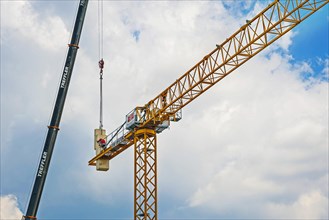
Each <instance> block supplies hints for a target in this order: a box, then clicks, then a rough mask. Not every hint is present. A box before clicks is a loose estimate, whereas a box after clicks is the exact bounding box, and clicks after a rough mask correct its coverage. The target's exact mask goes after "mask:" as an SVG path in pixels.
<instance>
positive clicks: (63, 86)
mask: <svg viewBox="0 0 329 220" xmlns="http://www.w3.org/2000/svg"><path fill="white" fill-rule="evenodd" d="M87 6H88V0H80V3H79V8H78V13H77V17H76V20H75V24H74V30H73V33H72V37H71V42H70V44H69V45H68V46H69V49H68V52H67V57H66V61H65V66H64V70H63V74H62V78H61V82H60V84H59V89H58V93H57V98H56V103H55V107H54V110H53V114H52V118H51V122H50V125H49V126H48V133H47V137H46V141H45V144H44V147H43V151H42V154H41V158H40V162H39V167H38V170H37V173H36V176H35V180H34V185H33V190H32V194H31V197H30V201H29V205H28V208H27V211H26V215H25V216H24V218H25V219H26V220H35V219H36V217H35V216H36V214H37V211H38V206H39V202H40V199H41V195H42V190H43V187H44V184H45V181H46V177H47V172H48V168H49V164H50V159H51V155H52V153H53V150H54V146H55V142H56V137H57V133H58V130H59V123H60V120H61V117H62V112H63V108H64V103H65V98H66V95H67V91H68V87H69V83H70V79H71V75H72V70H73V66H74V61H75V58H76V55H77V52H78V48H79V46H78V45H79V40H80V36H81V31H82V26H83V22H84V19H85V15H86V11H87Z"/></svg>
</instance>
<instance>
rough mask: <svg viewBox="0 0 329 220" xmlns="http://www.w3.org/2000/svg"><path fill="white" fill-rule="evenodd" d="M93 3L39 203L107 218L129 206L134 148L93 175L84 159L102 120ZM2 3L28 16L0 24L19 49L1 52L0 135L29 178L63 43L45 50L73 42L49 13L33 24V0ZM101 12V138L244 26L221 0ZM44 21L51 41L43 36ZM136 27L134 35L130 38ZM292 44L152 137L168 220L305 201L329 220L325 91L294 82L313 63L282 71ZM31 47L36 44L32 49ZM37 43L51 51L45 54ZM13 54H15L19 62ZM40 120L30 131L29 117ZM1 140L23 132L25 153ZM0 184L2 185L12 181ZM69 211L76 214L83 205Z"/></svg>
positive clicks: (262, 57)
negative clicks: (70, 204) (98, 209)
mask: <svg viewBox="0 0 329 220" xmlns="http://www.w3.org/2000/svg"><path fill="white" fill-rule="evenodd" d="M249 3H250V4H251V2H249ZM7 4H8V5H9V3H7ZM13 4H14V3H13ZM40 4H42V3H40ZM89 4H90V5H89V8H88V13H87V18H86V23H85V26H84V30H83V34H82V38H81V42H80V49H79V52H78V55H77V60H76V65H75V69H74V74H73V77H72V81H71V85H70V90H69V94H68V97H67V101H66V106H65V109H64V113H63V118H62V119H63V120H62V124H61V131H60V133H59V136H58V142H57V144H56V149H55V153H54V157H53V159H52V163H51V169H50V172H49V175H50V177H48V178H52V181H48V182H47V188H46V189H45V192H46V193H47V194H46V195H44V197H43V198H42V201H41V205H40V209H41V210H42V209H46V208H49V207H51V204H49V203H52V205H53V206H52V207H55V206H63V204H62V203H61V201H59V202H58V201H57V200H55V199H49V198H50V197H52V198H54V197H55V198H58V197H60V198H70V199H71V198H74V195H78V196H77V197H78V198H79V199H77V201H76V203H80V202H81V200H83V199H86V200H87V201H88V202H90V200H92V201H93V203H96V204H97V205H98V204H99V205H100V206H101V205H102V206H106V205H107V206H108V208H106V210H107V211H105V212H106V213H104V216H105V215H106V214H108V212H109V211H108V210H113V209H114V207H115V205H116V204H117V201H121V202H122V201H123V202H122V204H125V203H126V204H130V203H131V202H132V200H133V192H132V191H133V188H132V187H133V181H132V178H133V156H132V150H133V149H130V151H128V152H125V155H120V156H118V157H117V158H115V159H114V160H113V161H111V170H110V171H109V172H108V173H96V171H94V167H87V165H86V164H87V161H88V160H89V159H90V158H91V157H92V156H93V154H94V150H93V147H92V141H93V140H92V138H93V129H94V128H95V127H97V126H98V111H99V109H98V98H99V96H98V92H99V91H98V89H99V88H98V83H99V81H98V66H97V62H98V55H97V54H98V51H97V48H98V46H97V41H96V39H97V25H95V24H97V16H95V15H96V14H97V3H96V2H94V1H91V2H90V3H89ZM250 4H247V5H245V7H246V8H249V7H251V6H250ZM263 4H265V3H263V2H261V3H256V4H255V6H254V7H255V10H254V12H252V13H256V12H259V11H260V8H262V7H263ZM8 5H7V6H6V5H5V7H6V8H8V11H11V10H12V12H10V13H11V14H12V15H13V16H14V17H16V16H22V14H26V16H25V17H24V18H25V19H24V20H15V21H9V20H7V21H5V23H4V24H5V25H4V26H2V27H1V28H2V29H3V28H4V30H6V31H7V32H6V33H7V34H9V35H5V36H13V35H14V33H15V31H17V32H19V33H20V35H18V36H17V38H19V39H17V41H14V40H12V41H4V42H2V46H4V48H5V49H6V51H7V54H8V55H10V54H11V53H10V52H11V51H15V49H17V48H10V47H9V46H8V45H7V43H8V42H10V45H15V44H14V42H18V43H19V45H22V48H21V53H15V56H14V57H15V59H14V58H12V57H11V56H6V57H2V59H5V58H6V60H5V64H6V66H7V67H8V68H6V69H5V72H2V73H1V74H2V77H3V76H5V77H4V79H5V80H6V81H5V82H2V83H3V84H2V85H7V86H5V87H3V88H2V96H4V97H5V99H4V101H2V102H4V103H5V105H1V108H4V109H5V110H6V111H5V120H6V121H8V123H5V124H4V125H5V126H3V127H4V128H5V130H6V131H3V130H2V131H1V132H5V133H6V135H3V137H6V139H8V144H7V146H6V147H7V148H8V151H6V152H5V155H6V157H7V155H10V157H9V158H12V157H11V155H14V156H15V158H17V157H21V159H18V160H17V161H18V162H17V164H18V165H17V166H19V167H23V168H24V173H26V172H27V173H33V172H34V170H30V169H32V168H31V167H33V166H25V165H28V164H30V163H31V161H34V160H35V161H36V160H37V159H38V158H36V153H35V152H38V151H39V150H38V149H39V148H41V147H42V146H37V145H36V144H35V142H36V141H35V139H38V140H39V139H42V138H43V136H42V134H43V133H44V131H45V129H46V128H45V126H46V123H47V121H46V120H47V119H48V118H46V116H44V115H47V114H49V113H50V111H51V108H52V107H53V106H52V104H53V96H52V95H53V94H54V93H55V90H56V89H57V88H56V86H57V84H58V82H57V76H58V75H59V74H60V73H61V71H62V69H61V66H60V65H61V64H62V63H61V62H62V61H63V59H64V58H63V57H64V54H65V53H64V51H65V49H66V47H61V50H63V51H62V53H58V52H56V51H54V50H53V49H54V48H56V47H57V45H59V44H60V45H65V43H66V40H67V36H68V35H67V30H66V29H65V26H64V25H63V21H61V18H59V17H57V16H56V15H52V14H50V15H48V16H47V17H45V18H44V19H42V20H41V19H40V17H39V12H38V11H36V9H35V8H34V7H33V5H31V4H30V3H29V2H23V1H18V2H16V1H15V4H14V5H13V6H12V8H10V7H9V6H8ZM10 6H11V5H10ZM104 6H105V8H104V12H106V13H104V16H105V17H104V21H105V26H104V37H105V39H104V59H105V73H104V119H105V122H104V125H105V127H106V129H108V131H111V130H112V129H114V128H116V127H117V126H119V125H120V124H121V123H122V122H123V120H124V116H125V114H126V113H128V112H129V111H130V110H131V109H132V108H134V107H135V106H137V105H143V104H145V103H146V102H147V101H148V100H150V99H152V98H153V97H155V96H156V95H157V94H158V93H159V92H161V91H162V90H163V89H165V88H166V87H167V86H168V85H169V84H170V83H172V82H173V81H175V79H177V78H178V77H179V76H180V75H182V74H183V73H184V72H185V71H186V70H188V69H189V68H190V67H191V66H193V65H194V64H195V63H196V62H198V61H199V60H200V59H202V58H203V56H204V55H205V54H206V53H208V52H209V51H211V50H212V49H214V48H215V44H216V43H220V42H221V41H222V40H224V39H225V38H227V37H228V36H230V34H232V33H233V32H234V31H235V30H236V29H238V28H239V24H241V22H244V20H245V18H244V17H243V16H240V17H236V14H230V13H228V10H227V9H226V8H225V7H224V6H223V5H222V2H221V1H219V2H205V1H201V2H195V1H191V2H163V1H160V2H120V1H104ZM9 8H10V9H9ZM7 15H9V13H8V14H7ZM50 26H54V29H56V33H51V32H52V29H51V30H48V28H47V27H50ZM13 27H15V28H16V29H15V28H13ZM27 28H29V31H27ZM48 31H49V33H48ZM54 31H55V30H54ZM134 31H140V35H139V40H138V42H136V40H135V38H134V36H133V33H134ZM50 35H51V36H54V35H56V37H55V38H56V39H55V40H54V41H51V42H49V41H48V40H47V41H46V40H45V39H49V37H51V36H50ZM42 36H44V37H42ZM295 37H298V35H295V34H294V33H292V32H290V34H289V35H286V37H285V39H283V40H282V41H280V42H278V43H277V44H276V45H274V47H273V45H272V46H271V47H270V48H267V49H266V50H265V51H264V52H262V53H260V54H259V55H257V57H255V58H253V59H252V60H250V61H249V62H248V63H246V64H245V65H244V66H242V67H241V68H239V69H238V70H236V71H235V72H234V73H232V74H231V75H230V76H228V77H227V78H225V79H224V80H223V81H221V82H220V83H219V84H218V85H216V86H215V87H214V88H212V89H210V90H209V91H208V92H206V93H205V94H203V95H202V96H201V97H200V98H198V99H197V100H195V101H194V102H193V103H191V104H190V105H189V106H187V107H186V108H185V109H184V115H183V120H181V121H180V122H178V123H177V124H176V123H175V124H174V123H173V124H172V126H171V129H170V130H168V131H165V132H163V133H162V134H160V135H159V136H158V149H159V155H158V163H159V167H158V169H159V170H158V180H159V181H158V184H159V185H158V186H159V204H160V203H161V204H165V205H161V206H159V207H161V209H162V210H161V211H159V214H160V213H161V214H160V215H162V217H164V218H165V217H167V216H171V215H172V217H173V218H174V217H177V216H179V215H182V216H183V217H186V218H187V217H189V218H191V217H193V216H191V215H189V212H185V214H182V213H181V212H183V211H184V210H192V209H193V210H194V212H197V213H200V212H201V211H200V210H205V212H206V213H212V214H213V216H215V217H218V216H223V218H228V217H230V215H231V214H232V213H234V214H235V215H236V216H237V217H240V218H242V217H245V218H248V217H250V218H251V217H259V218H266V217H269V218H270V217H271V216H276V215H275V214H273V213H274V212H275V211H277V210H282V213H283V214H282V217H283V218H284V217H285V216H288V217H289V216H297V215H296V213H295V212H296V210H297V209H298V208H301V207H307V208H305V209H307V210H308V212H307V213H313V214H314V215H313V216H323V215H322V214H321V212H322V211H323V208H322V207H324V205H323V204H325V203H326V201H328V198H327V197H326V196H325V195H327V192H328V187H326V185H327V184H328V181H327V176H326V173H328V169H327V164H328V159H327V157H325V156H326V155H327V154H328V149H327V147H326V146H328V139H327V138H328V125H327V124H326V122H327V121H328V114H327V112H328V101H327V100H328V92H327V88H328V84H327V83H326V82H318V81H317V82H315V83H314V84H313V85H312V86H311V87H310V88H308V87H307V82H303V81H301V80H300V74H301V73H302V72H305V71H306V72H311V71H312V69H310V66H309V65H307V63H299V64H298V65H291V64H290V61H291V60H292V59H293V55H291V54H289V46H290V45H291V43H293V39H294V38H295ZM29 41H33V42H34V44H32V45H29ZM45 42H47V45H45ZM44 47H46V49H49V50H48V52H47V53H44V51H43V50H44V49H43V48H44ZM277 48H279V49H280V51H281V52H280V53H278V52H277V50H276V49H277ZM16 60H20V62H19V65H17V62H16ZM18 67H21V68H18ZM12 72H14V74H11V73H12ZM2 79H3V78H2ZM8 85H10V86H8ZM305 88H308V89H305ZM3 89H5V90H3ZM3 91H4V93H3ZM49 96H50V98H49ZM2 114H4V113H2ZM40 115H41V116H42V115H43V116H42V117H41V116H40ZM35 121H38V123H31V122H35ZM40 124H43V125H44V126H43V127H41V126H39V125H40ZM27 125H28V126H27ZM38 126H39V127H38ZM9 129H10V130H11V132H8V131H7V130H9ZM13 132H14V134H12V135H7V133H13ZM40 133H41V134H40ZM2 134H3V133H2ZM9 136H11V137H19V138H21V137H22V136H23V137H24V138H23V139H24V145H19V146H17V141H16V139H15V138H13V139H10V138H7V137H9ZM39 142H41V140H40V141H39ZM41 144H42V143H40V145H41ZM1 147H2V146H1ZM17 150H18V152H19V154H17ZM8 152H9V153H10V154H9V153H8ZM26 158H28V159H26ZM63 161H65V162H63ZM33 165H34V164H33ZM15 166H16V164H15ZM23 168H22V169H23ZM33 168H34V167H33ZM5 169H11V168H8V167H7V168H5ZM25 171H26V172H25ZM22 172H23V171H22ZM29 177H30V176H29ZM7 178H10V179H8V181H7V182H6V183H9V182H14V181H9V180H13V179H15V178H16V179H17V177H13V176H7ZM20 178H22V176H20ZM26 178H27V177H26ZM30 178H31V177H30ZM30 178H28V180H30ZM21 182H24V183H25V182H26V181H25V179H24V181H23V180H21ZM25 185H26V184H24V186H25ZM7 188H9V186H7ZM23 188H24V187H22V186H21V187H20V190H22V191H23ZM25 188H26V187H25ZM25 188H24V189H25ZM27 192H28V190H26V194H27ZM164 198H165V199H167V200H166V201H165V200H162V199H164ZM44 200H45V201H48V203H47V205H44V204H45V203H44V202H43V201H44ZM312 201H313V202H312ZM307 204H308V205H307ZM316 205H318V206H319V207H321V208H319V209H317V208H316ZM81 209H82V208H81ZM83 209H86V210H87V209H88V208H87V207H83ZM71 210H72V209H70V211H71ZM173 210H174V211H173ZM259 210H265V211H259ZM110 212H111V211H110ZM56 214H57V216H56V217H58V215H60V214H62V213H60V214H58V213H56ZM71 214H72V216H73V214H74V215H75V216H77V217H83V216H81V215H80V212H79V211H76V213H74V212H72V213H71ZM63 215H64V213H63ZM79 215H80V216H79ZM122 215H123V214H122ZM122 215H121V216H122ZM125 215H126V216H128V217H130V216H132V214H129V213H128V214H125ZM121 216H119V217H121ZM199 216H201V214H199ZM279 217H280V216H279Z"/></svg>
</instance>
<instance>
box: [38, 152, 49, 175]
mask: <svg viewBox="0 0 329 220" xmlns="http://www.w3.org/2000/svg"><path fill="white" fill-rule="evenodd" d="M46 159H47V152H43V154H42V158H41V162H40V166H39V170H38V177H41V176H42V174H43V170H44V168H45V164H46Z"/></svg>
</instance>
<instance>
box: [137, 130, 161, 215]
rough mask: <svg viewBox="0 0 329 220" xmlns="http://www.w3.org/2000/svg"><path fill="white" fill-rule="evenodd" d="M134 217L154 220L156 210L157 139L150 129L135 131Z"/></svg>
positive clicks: (156, 213)
mask: <svg viewBox="0 0 329 220" xmlns="http://www.w3.org/2000/svg"><path fill="white" fill-rule="evenodd" d="M134 146H135V153H134V155H135V168H134V170H135V179H134V185H135V193H134V195H135V200H134V219H138V220H142V219H143V220H156V219H158V212H157V204H158V203H157V141H156V132H155V131H154V130H152V129H140V130H137V131H136V132H135V136H134Z"/></svg>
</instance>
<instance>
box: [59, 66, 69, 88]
mask: <svg viewBox="0 0 329 220" xmlns="http://www.w3.org/2000/svg"><path fill="white" fill-rule="evenodd" d="M68 71H69V68H68V67H67V66H66V67H65V68H64V73H63V78H62V82H61V88H65V84H66V78H67V72H68Z"/></svg>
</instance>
